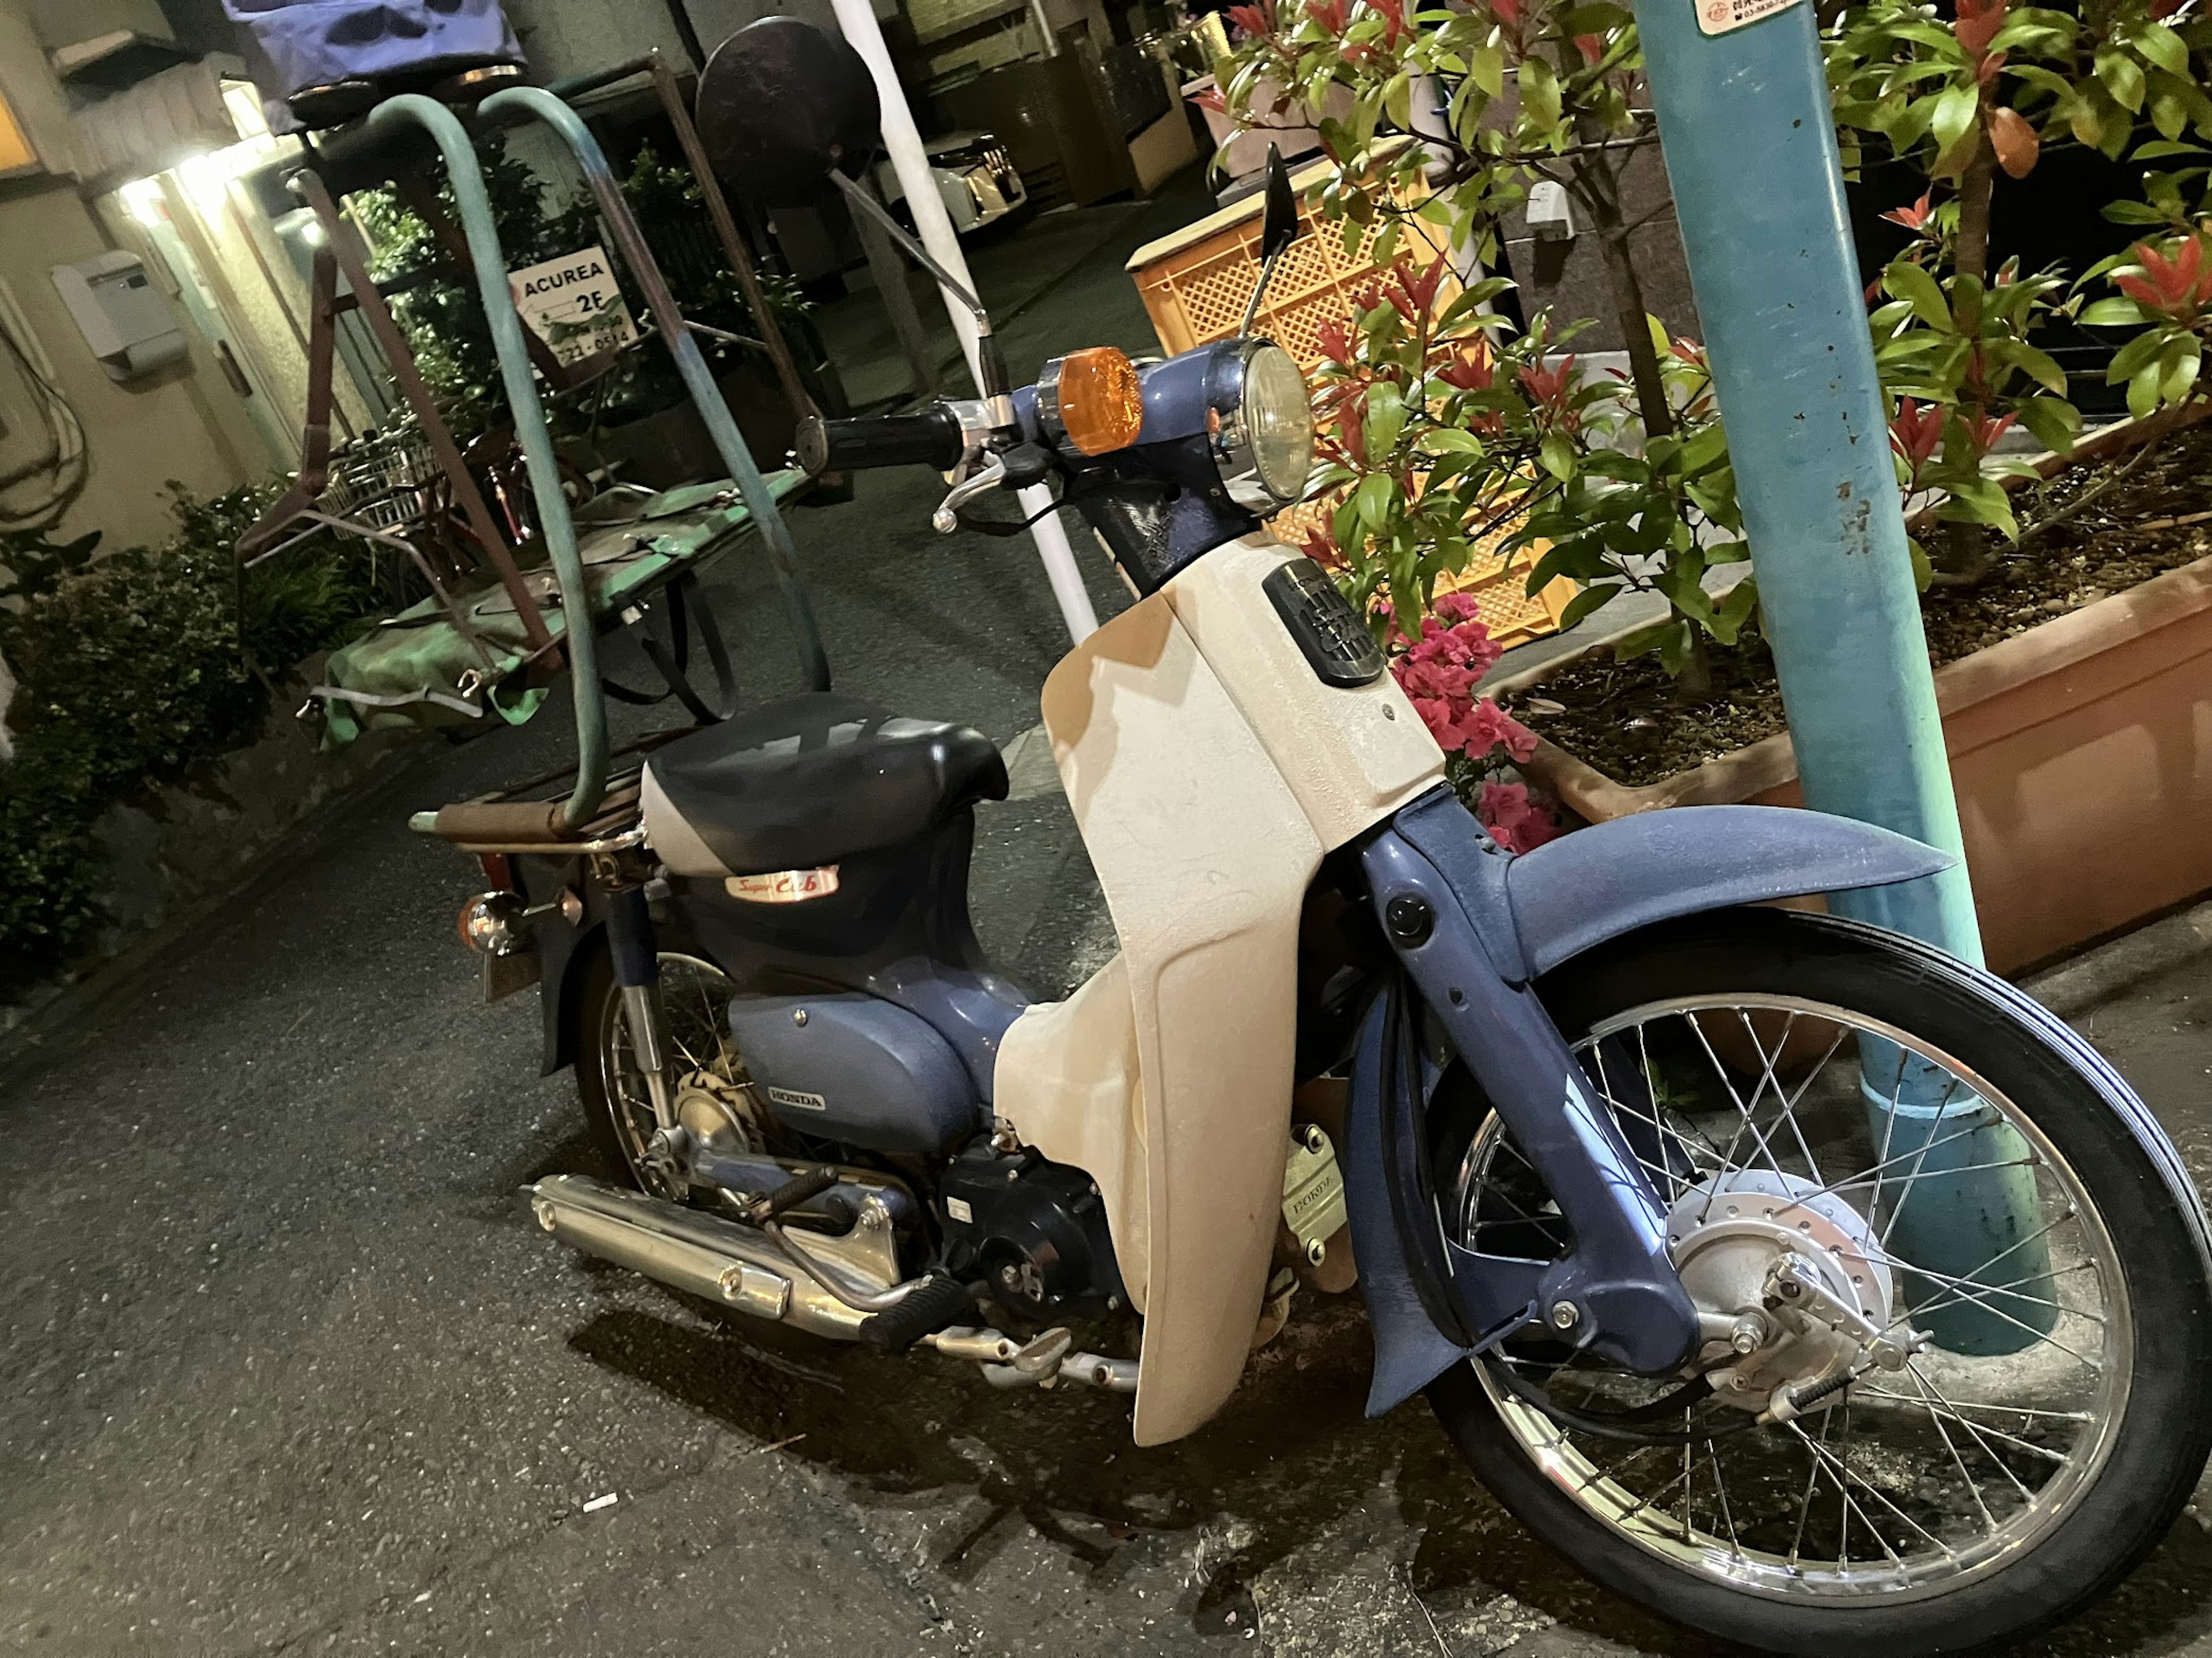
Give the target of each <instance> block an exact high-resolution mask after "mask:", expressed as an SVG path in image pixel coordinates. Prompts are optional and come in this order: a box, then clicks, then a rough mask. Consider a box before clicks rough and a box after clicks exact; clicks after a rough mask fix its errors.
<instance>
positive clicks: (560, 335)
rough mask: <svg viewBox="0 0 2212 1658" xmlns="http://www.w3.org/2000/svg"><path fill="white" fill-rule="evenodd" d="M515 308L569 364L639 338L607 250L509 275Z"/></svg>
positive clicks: (585, 252)
mask: <svg viewBox="0 0 2212 1658" xmlns="http://www.w3.org/2000/svg"><path fill="white" fill-rule="evenodd" d="M507 287H508V288H510V289H511V290H512V291H513V295H514V308H515V309H516V310H517V311H519V312H520V313H522V320H523V321H524V322H525V323H526V324H528V325H529V326H530V328H531V329H532V331H533V332H535V333H536V334H537V336H538V338H540V339H542V340H544V342H545V343H546V344H547V345H548V346H550V348H551V349H552V352H553V355H554V356H555V357H556V359H557V360H558V361H560V362H561V363H562V365H563V366H564V367H565V366H566V365H568V364H569V363H573V362H580V361H582V360H583V359H584V358H586V357H588V356H590V355H592V354H593V353H595V352H599V351H613V350H617V349H620V348H621V347H623V346H625V345H628V344H629V343H630V342H631V341H632V340H634V339H635V338H636V337H637V327H636V325H635V324H634V323H632V322H631V321H630V318H629V307H628V306H627V305H625V304H623V296H622V289H621V288H620V287H619V286H617V283H616V282H615V272H614V267H613V266H612V265H611V264H609V263H608V262H607V255H606V250H605V249H604V248H600V247H585V248H579V249H578V250H577V251H576V252H574V253H568V254H563V255H562V257H561V258H557V259H548V260H546V261H545V263H544V264H533V265H532V266H530V267H529V268H528V269H526V270H510V271H508V272H507Z"/></svg>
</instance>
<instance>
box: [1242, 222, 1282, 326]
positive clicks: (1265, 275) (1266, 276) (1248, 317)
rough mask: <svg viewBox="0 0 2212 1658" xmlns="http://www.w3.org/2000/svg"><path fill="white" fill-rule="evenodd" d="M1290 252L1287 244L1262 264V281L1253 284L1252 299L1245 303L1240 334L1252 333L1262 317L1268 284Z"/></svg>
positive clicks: (1268, 256) (1273, 278)
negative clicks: (1255, 324) (1277, 267)
mask: <svg viewBox="0 0 2212 1658" xmlns="http://www.w3.org/2000/svg"><path fill="white" fill-rule="evenodd" d="M1288 251H1289V245H1288V244H1287V243H1285V245H1284V246H1281V247H1279V248H1277V249H1276V250H1275V251H1274V252H1272V253H1270V254H1269V255H1267V258H1265V259H1264V260H1262V261H1261V264H1260V280H1259V281H1258V282H1255V284H1253V288H1252V297H1251V298H1250V299H1249V300H1247V301H1245V302H1244V320H1243V322H1241V323H1239V324H1238V325H1237V333H1238V334H1240V335H1243V334H1249V333H1250V332H1251V331H1252V325H1253V323H1254V322H1255V320H1257V319H1258V318H1259V315H1260V301H1262V300H1264V299H1266V298H1267V284H1268V283H1269V282H1273V281H1274V280H1275V267H1276V266H1277V265H1278V264H1281V263H1282V259H1283V255H1284V254H1285V252H1288Z"/></svg>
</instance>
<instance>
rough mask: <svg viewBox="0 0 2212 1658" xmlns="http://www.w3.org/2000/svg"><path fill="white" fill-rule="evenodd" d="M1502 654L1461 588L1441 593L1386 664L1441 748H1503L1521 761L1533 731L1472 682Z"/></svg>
mask: <svg viewBox="0 0 2212 1658" xmlns="http://www.w3.org/2000/svg"><path fill="white" fill-rule="evenodd" d="M1503 655H1504V647H1502V646H1500V645H1498V643H1497V642H1496V641H1493V640H1492V638H1491V636H1490V630H1489V629H1487V628H1486V627H1484V626H1483V625H1482V621H1481V617H1480V614H1479V613H1478V612H1477V610H1476V609H1475V604H1474V600H1473V599H1472V598H1468V596H1467V595H1466V594H1464V593H1446V594H1444V595H1443V597H1442V598H1439V599H1437V602H1436V605H1435V607H1434V613H1433V614H1431V616H1428V617H1426V618H1425V620H1424V621H1423V622H1422V623H1421V636H1420V638H1419V639H1418V640H1416V641H1413V645H1412V646H1411V647H1410V648H1408V649H1407V650H1406V651H1405V652H1404V653H1402V654H1401V655H1400V656H1399V657H1398V658H1397V659H1396V660H1395V661H1394V662H1392V663H1391V665H1390V671H1392V672H1393V673H1395V674H1396V675H1397V677H1398V686H1399V689H1401V690H1403V691H1404V692H1405V693H1406V695H1407V696H1408V697H1409V698H1411V699H1412V701H1413V707H1414V708H1415V709H1416V710H1417V711H1418V712H1419V714H1420V716H1421V718H1422V720H1424V721H1425V723H1426V724H1427V726H1428V728H1429V732H1430V735H1431V736H1432V737H1434V738H1436V739H1437V744H1438V745H1439V746H1441V747H1442V748H1443V749H1444V750H1445V751H1446V752H1448V753H1459V754H1464V755H1466V756H1468V758H1469V759H1471V760H1480V759H1481V758H1482V757H1483V756H1485V755H1486V754H1488V753H1489V752H1490V751H1491V750H1492V749H1497V748H1503V749H1504V750H1505V751H1506V753H1508V754H1510V755H1511V756H1513V758H1515V759H1516V760H1526V759H1527V758H1528V756H1530V755H1532V754H1534V752H1535V751H1536V738H1535V735H1534V732H1530V731H1528V729H1527V728H1526V727H1524V726H1521V725H1519V724H1517V723H1516V722H1515V721H1514V720H1512V719H1510V717H1508V716H1507V714H1505V713H1504V710H1503V709H1501V708H1499V707H1498V704H1496V703H1495V702H1493V701H1491V700H1490V699H1489V698H1488V697H1480V698H1478V697H1477V696H1476V695H1474V686H1475V682H1476V681H1478V680H1480V678H1481V677H1482V676H1483V675H1484V674H1486V673H1487V672H1489V671H1490V669H1491V666H1492V664H1494V663H1495V662H1496V661H1497V660H1498V658H1499V657H1501V656H1503Z"/></svg>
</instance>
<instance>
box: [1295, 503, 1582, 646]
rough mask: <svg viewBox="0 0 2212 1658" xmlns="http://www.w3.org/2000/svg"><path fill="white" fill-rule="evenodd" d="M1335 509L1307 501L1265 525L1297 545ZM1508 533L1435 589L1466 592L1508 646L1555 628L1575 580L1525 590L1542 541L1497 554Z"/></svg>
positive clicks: (1485, 544) (1487, 541)
mask: <svg viewBox="0 0 2212 1658" xmlns="http://www.w3.org/2000/svg"><path fill="white" fill-rule="evenodd" d="M1335 510H1336V503H1335V502H1334V501H1306V502H1304V503H1303V504H1301V505H1299V506H1297V507H1291V508H1290V509H1289V510H1288V511H1287V512H1282V513H1277V514H1276V515H1275V516H1274V518H1273V519H1271V520H1269V522H1268V525H1267V527H1268V529H1269V530H1271V531H1273V532H1274V534H1275V536H1276V537H1278V538H1279V539H1280V540H1283V541H1286V542H1288V543H1290V544H1291V545H1292V546H1294V547H1295V546H1298V545H1300V544H1303V543H1304V541H1305V539H1306V537H1308V536H1309V535H1311V534H1314V533H1316V532H1317V531H1322V530H1324V529H1326V528H1327V526H1328V519H1329V515H1330V514H1331V513H1334V511H1335ZM1509 533H1510V526H1507V527H1501V528H1499V529H1497V530H1494V531H1492V532H1491V533H1490V534H1488V535H1486V536H1485V537H1482V538H1481V539H1480V541H1478V542H1477V543H1476V544H1475V545H1474V551H1473V552H1472V553H1471V554H1470V555H1469V556H1468V562H1467V568H1465V569H1464V570H1462V571H1461V572H1460V573H1459V574H1457V575H1447V576H1443V577H1441V578H1439V579H1438V580H1437V588H1436V590H1437V593H1438V594H1443V593H1466V594H1467V595H1468V596H1469V597H1470V598H1473V599H1474V603H1475V607H1476V609H1477V610H1480V612H1481V615H1482V625H1483V626H1484V627H1485V628H1486V629H1489V631H1490V636H1491V638H1492V639H1494V640H1495V641H1498V643H1499V644H1500V645H1504V646H1509V647H1510V646H1514V645H1525V644H1527V643H1528V641H1530V640H1532V639H1546V638H1549V637H1550V636H1551V635H1553V634H1555V633H1557V632H1559V616H1560V615H1561V613H1562V612H1564V611H1565V610H1566V608H1567V604H1568V602H1569V601H1570V600H1571V599H1572V598H1574V596H1575V584H1574V583H1573V582H1571V581H1569V580H1565V579H1564V578H1562V579H1561V580H1557V581H1550V582H1547V583H1546V584H1545V585H1544V586H1543V587H1542V588H1541V590H1540V591H1538V592H1534V593H1531V592H1528V572H1529V571H1530V570H1532V569H1534V568H1535V564H1536V561H1537V560H1538V559H1540V558H1541V557H1542V556H1544V549H1543V546H1542V545H1541V544H1537V545H1534V546H1529V547H1523V548H1520V549H1517V550H1515V551H1514V552H1512V553H1510V554H1508V555H1504V556H1500V554H1499V553H1498V543H1500V542H1501V541H1503V540H1504V539H1505V537H1506V536H1507V535H1508V534H1509Z"/></svg>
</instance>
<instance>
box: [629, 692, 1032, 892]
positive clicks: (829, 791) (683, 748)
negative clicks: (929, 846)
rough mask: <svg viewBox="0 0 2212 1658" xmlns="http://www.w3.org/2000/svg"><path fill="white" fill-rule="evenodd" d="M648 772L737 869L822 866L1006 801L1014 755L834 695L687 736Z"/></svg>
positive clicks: (968, 732)
mask: <svg viewBox="0 0 2212 1658" xmlns="http://www.w3.org/2000/svg"><path fill="white" fill-rule="evenodd" d="M646 769H647V771H648V772H649V773H650V774H652V777H653V780H654V781H655V782H656V783H658V784H659V787H660V792H661V793H662V794H663V795H665V797H666V798H667V800H668V804H669V805H671V806H673V807H674V808H675V809H676V810H677V811H678V813H680V814H681V815H682V816H683V817H684V821H685V822H686V823H689V824H690V826H691V828H692V829H694V830H695V831H696V833H697V835H698V836H699V838H700V840H701V841H704V842H705V843H706V846H707V849H708V851H709V852H711V853H714V856H715V857H716V858H717V859H720V861H721V863H722V865H724V867H726V869H728V870H729V872H731V873H732V875H758V874H763V873H766V872H769V871H772V870H785V869H816V868H819V867H821V866H822V865H825V864H834V863H836V862H837V861H838V860H839V859H842V858H849V857H851V856H853V855H854V853H863V852H873V851H876V850H877V849H878V848H879V847H892V846H896V845H898V844H900V843H901V842H902V841H910V840H912V839H913V838H914V837H915V836H916V835H920V834H921V833H922V832H923V831H924V830H926V829H930V828H931V827H933V825H935V824H938V823H943V822H944V821H945V819H946V818H948V817H951V816H952V815H953V814H954V813H956V812H958V811H964V810H965V809H967V808H968V807H969V806H971V805H975V802H976V801H978V800H1003V799H1006V762H1005V761H1003V760H1001V759H1000V757H999V750H998V749H997V747H996V746H995V745H994V744H993V743H992V741H991V739H990V738H987V737H986V736H984V735H983V733H982V732H979V731H975V730H972V729H970V728H969V726H952V725H945V724H943V723H940V722H939V721H936V720H906V719H901V718H899V717H898V716H896V715H895V714H890V712H888V711H887V710H885V709H884V708H878V706H877V705H876V704H874V703H872V702H866V701H861V700H860V698H858V697H854V696H840V695H836V693H835V692H831V691H820V692H815V693H811V694H810V695H805V696H794V697H791V698H788V699H787V700H786V701H781V702H771V703H769V704H768V705H767V706H765V707H763V708H755V709H754V710H753V711H752V712H750V714H739V715H738V716H737V717H736V718H735V719H733V720H725V721H723V722H722V723H721V724H720V725H719V726H708V727H707V728H706V729H705V730H703V731H699V732H693V733H691V735H690V736H689V737H681V738H678V739H677V740H676V741H675V742H673V743H671V744H668V745H667V746H666V747H665V748H661V749H658V750H655V751H654V752H653V757H652V758H651V759H650V760H649V761H647V762H646Z"/></svg>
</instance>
